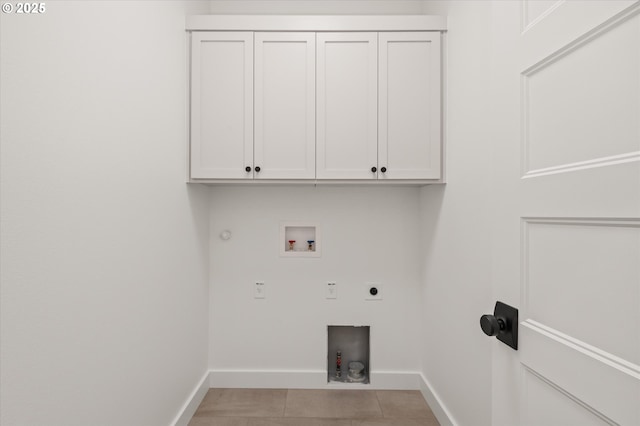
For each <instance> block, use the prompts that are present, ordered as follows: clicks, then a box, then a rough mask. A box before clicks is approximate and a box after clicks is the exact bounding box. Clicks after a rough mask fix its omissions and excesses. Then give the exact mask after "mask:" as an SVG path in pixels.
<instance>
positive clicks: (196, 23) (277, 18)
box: [186, 15, 447, 32]
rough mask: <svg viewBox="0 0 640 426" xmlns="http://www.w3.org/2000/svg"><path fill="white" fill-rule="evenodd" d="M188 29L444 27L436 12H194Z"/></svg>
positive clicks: (399, 28)
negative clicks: (363, 14) (275, 13)
mask: <svg viewBox="0 0 640 426" xmlns="http://www.w3.org/2000/svg"><path fill="white" fill-rule="evenodd" d="M186 27H187V31H315V32H317V31H446V30H447V18H446V17H444V16H436V15H380V16H335V15H331V16H329V15H289V16H287V15H269V16H265V15H255V16H253V15H193V16H187V18H186Z"/></svg>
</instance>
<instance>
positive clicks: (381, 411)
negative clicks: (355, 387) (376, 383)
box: [374, 390, 385, 419]
mask: <svg viewBox="0 0 640 426" xmlns="http://www.w3.org/2000/svg"><path fill="white" fill-rule="evenodd" d="M374 392H375V393H376V401H377V402H378V408H380V414H381V417H382V418H383V419H384V418H385V416H384V410H383V409H382V404H380V398H379V397H378V391H377V390H374Z"/></svg>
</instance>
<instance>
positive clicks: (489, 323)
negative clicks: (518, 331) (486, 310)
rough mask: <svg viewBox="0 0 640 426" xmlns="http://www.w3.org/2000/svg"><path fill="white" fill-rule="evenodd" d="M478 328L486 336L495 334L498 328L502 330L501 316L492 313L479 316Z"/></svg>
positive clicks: (503, 326)
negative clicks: (497, 316)
mask: <svg viewBox="0 0 640 426" xmlns="http://www.w3.org/2000/svg"><path fill="white" fill-rule="evenodd" d="M480 328H482V331H483V332H484V334H486V335H487V336H495V335H497V334H498V333H499V332H500V330H504V328H505V324H504V321H503V320H502V318H496V317H494V316H493V315H483V316H481V317H480Z"/></svg>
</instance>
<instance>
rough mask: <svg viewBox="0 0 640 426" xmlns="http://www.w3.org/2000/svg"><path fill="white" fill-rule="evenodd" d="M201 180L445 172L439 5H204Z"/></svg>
mask: <svg viewBox="0 0 640 426" xmlns="http://www.w3.org/2000/svg"><path fill="white" fill-rule="evenodd" d="M187 28H188V30H189V31H191V39H192V53H191V122H190V124H191V128H190V130H191V132H190V176H189V179H190V180H192V181H194V182H239V181H254V182H255V181H271V182H279V181H286V180H289V181H294V180H295V181H300V182H304V181H312V182H313V181H318V182H322V181H324V182H344V183H348V182H365V181H367V182H372V181H378V182H380V181H393V182H396V183H403V182H404V183H417V184H420V183H428V182H442V181H443V179H442V164H441V163H442V135H441V127H442V123H441V121H442V119H441V105H442V100H441V84H442V82H441V51H440V50H441V47H440V46H441V35H440V31H443V30H445V29H446V20H445V19H444V18H441V17H437V16H427V15H421V16H396V17H372V16H359V17H358V16H341V17H333V16H332V17H328V16H295V17H291V16H252V17H244V16H232V17H221V16H216V15H207V16H194V17H190V18H188V19H187Z"/></svg>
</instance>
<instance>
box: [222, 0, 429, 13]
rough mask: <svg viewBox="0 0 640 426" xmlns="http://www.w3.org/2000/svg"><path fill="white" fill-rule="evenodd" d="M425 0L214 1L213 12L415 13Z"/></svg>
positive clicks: (420, 10) (419, 10)
mask: <svg viewBox="0 0 640 426" xmlns="http://www.w3.org/2000/svg"><path fill="white" fill-rule="evenodd" d="M422 9H423V1H422V0H296V1H291V0H212V1H211V13H214V14H220V15H232V14H238V15H244V14H259V15H289V14H291V15H413V14H421V13H423V12H422Z"/></svg>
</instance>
